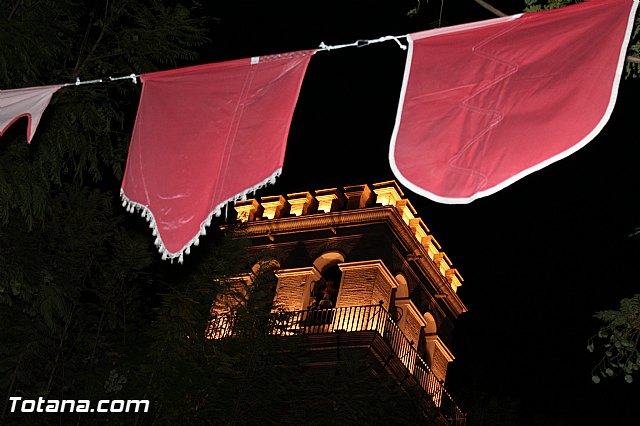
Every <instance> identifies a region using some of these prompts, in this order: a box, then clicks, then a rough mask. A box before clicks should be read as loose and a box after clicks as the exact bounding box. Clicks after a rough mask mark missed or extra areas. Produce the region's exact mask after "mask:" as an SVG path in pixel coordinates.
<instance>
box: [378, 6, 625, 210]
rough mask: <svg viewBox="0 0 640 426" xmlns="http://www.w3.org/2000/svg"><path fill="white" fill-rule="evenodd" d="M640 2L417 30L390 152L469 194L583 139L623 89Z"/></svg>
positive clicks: (495, 186) (414, 182)
mask: <svg viewBox="0 0 640 426" xmlns="http://www.w3.org/2000/svg"><path fill="white" fill-rule="evenodd" d="M636 6H637V3H636V2H634V1H633V0H599V1H590V2H587V3H581V4H578V5H573V6H568V7H565V8H562V9H555V10H550V11H543V12H537V13H531V14H525V15H516V16H511V17H506V18H498V19H493V20H489V21H485V22H478V23H472V24H466V25H460V26H455V27H450V28H444V29H438V30H432V31H425V32H421V33H416V34H411V35H410V37H409V39H410V40H409V42H410V47H409V53H408V56H407V62H406V68H405V76H404V82H403V86H402V92H401V97H400V105H399V108H398V115H397V117H396V126H395V129H394V132H393V136H392V141H391V147H390V151H389V160H390V163H391V168H392V169H393V172H394V174H395V175H396V177H397V178H398V180H399V181H400V182H402V183H403V184H404V185H405V186H407V187H408V188H409V189H411V190H412V191H414V192H417V193H419V194H421V195H424V196H425V197H428V198H430V199H432V200H435V201H438V202H443V203H451V204H458V203H468V202H471V201H473V200H474V199H477V198H479V197H484V196H487V195H490V194H493V193H495V192H497V191H499V190H500V189H502V188H504V187H506V186H507V185H510V184H511V183H513V182H515V181H517V180H518V179H520V178H522V177H524V176H526V175H528V174H530V173H533V172H534V171H536V170H539V169H541V168H543V167H545V166H547V165H549V164H551V163H553V162H555V161H558V160H560V159H562V158H564V157H566V156H568V155H570V154H572V153H573V152H575V151H577V150H578V149H580V148H581V147H583V146H584V145H586V144H587V143H588V142H589V141H591V140H592V139H593V138H594V137H595V136H596V135H597V134H598V133H599V132H600V130H602V128H603V127H604V125H605V124H606V122H607V121H608V119H609V116H610V115H611V112H612V110H613V105H614V103H615V98H616V96H617V90H618V83H619V80H620V76H621V73H622V69H623V66H624V58H625V52H626V47H627V43H628V41H629V37H630V34H631V30H632V27H633V22H634V16H635V11H636Z"/></svg>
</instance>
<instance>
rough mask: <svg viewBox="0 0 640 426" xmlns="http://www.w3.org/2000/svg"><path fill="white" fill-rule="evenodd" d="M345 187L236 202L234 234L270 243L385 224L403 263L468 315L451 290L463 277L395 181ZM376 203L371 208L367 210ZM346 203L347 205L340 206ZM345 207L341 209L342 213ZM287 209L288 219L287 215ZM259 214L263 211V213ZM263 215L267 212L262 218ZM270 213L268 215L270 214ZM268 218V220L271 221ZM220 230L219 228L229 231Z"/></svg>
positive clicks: (226, 227)
mask: <svg viewBox="0 0 640 426" xmlns="http://www.w3.org/2000/svg"><path fill="white" fill-rule="evenodd" d="M372 187H373V189H372V190H371V189H369V186H368V185H357V186H350V187H345V188H344V191H343V190H341V189H338V188H330V189H323V190H318V191H315V196H314V195H312V193H310V192H299V193H293V194H288V197H287V198H288V199H287V198H285V197H282V196H271V197H262V198H261V199H262V203H258V202H257V201H256V200H246V201H242V202H237V203H236V207H235V209H236V211H237V212H238V220H240V221H241V222H242V223H243V226H242V227H241V229H239V230H238V231H237V234H238V235H239V236H243V237H257V236H266V237H268V238H269V239H271V240H272V241H274V239H275V236H276V235H283V234H291V233H297V232H314V231H316V232H317V231H322V230H329V231H331V232H333V233H334V234H335V233H336V230H337V229H339V228H341V227H347V226H353V225H369V224H373V223H386V224H388V226H389V227H390V228H391V229H392V230H393V232H394V234H395V235H396V236H397V237H398V239H399V240H400V241H401V242H402V243H403V245H404V246H405V249H406V250H407V251H408V252H409V255H408V256H407V260H408V261H410V262H415V264H416V266H417V267H418V268H419V269H420V270H422V272H423V273H424V275H425V276H427V277H429V278H430V280H431V281H432V282H433V284H434V285H435V286H436V288H435V291H436V294H435V297H436V298H438V299H443V300H444V303H445V304H446V305H448V306H449V307H450V309H451V310H452V311H453V312H454V313H455V314H456V315H458V314H460V313H463V312H466V311H467V308H466V306H465V305H464V304H463V303H462V301H461V300H460V298H459V297H458V296H457V294H456V291H457V290H458V287H460V286H461V285H462V281H463V279H462V276H461V275H460V273H459V272H458V271H457V270H456V269H455V268H452V264H451V260H450V259H449V258H448V256H447V255H446V254H445V253H444V252H442V251H441V246H440V244H439V243H438V242H437V241H436V239H435V237H434V236H433V235H432V234H430V233H429V228H427V226H426V225H425V224H424V222H423V221H422V219H420V218H419V217H417V216H416V214H417V212H416V210H415V209H414V207H413V206H412V205H411V203H410V202H409V200H407V199H405V198H403V196H404V194H403V192H402V190H401V189H400V187H399V186H398V184H397V183H396V182H395V181H389V182H381V183H376V184H373V185H372ZM374 200H375V203H376V204H375V205H373V206H371V207H367V206H368V205H370V203H371V202H372V201H374ZM345 202H346V203H345ZM345 204H346V208H347V209H346V210H344V209H342V210H340V209H341V207H342V206H344V205H345ZM289 206H295V208H293V207H292V208H291V210H292V211H291V215H287V212H288V209H289ZM262 211H264V213H262ZM267 212H269V213H268V214H267ZM272 212H273V213H272ZM270 217H273V218H272V219H270ZM229 228H231V226H225V227H223V229H229Z"/></svg>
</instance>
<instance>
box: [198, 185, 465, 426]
mask: <svg viewBox="0 0 640 426" xmlns="http://www.w3.org/2000/svg"><path fill="white" fill-rule="evenodd" d="M235 212H236V214H237V221H238V224H237V225H233V226H232V227H233V228H235V232H236V233H237V235H240V236H242V237H244V238H248V239H249V241H250V246H249V248H248V250H250V251H251V252H253V253H254V254H255V255H264V254H265V253H266V254H267V257H268V258H269V259H270V261H271V266H272V267H273V268H274V269H275V275H276V277H277V284H276V288H275V296H274V299H273V310H274V312H276V311H278V312H286V313H288V315H287V316H286V319H285V320H283V321H284V325H283V326H281V327H278V333H281V334H287V333H302V334H309V335H332V334H335V333H342V336H345V337H343V341H345V338H346V339H347V341H348V338H349V336H356V335H359V336H363V335H365V334H366V333H368V334H366V335H369V336H373V337H372V339H373V340H372V341H375V339H379V340H380V341H379V342H378V343H375V344H374V343H370V346H369V349H370V351H371V352H374V353H375V355H376V359H377V361H378V362H379V363H380V364H381V365H383V366H384V367H385V368H386V369H387V370H388V371H389V372H391V373H392V374H394V375H395V376H397V377H398V378H400V377H401V378H402V380H407V378H408V379H409V380H411V381H412V382H413V383H415V384H418V385H419V386H420V387H421V388H422V389H424V391H425V393H426V394H427V395H429V398H430V399H431V402H432V403H433V404H435V406H437V407H443V406H444V405H449V408H448V410H449V413H448V415H447V418H448V419H449V420H450V421H449V423H452V422H453V423H462V422H463V421H464V415H463V414H462V412H461V411H460V410H459V408H458V407H457V406H455V404H453V401H452V400H451V397H450V395H449V394H448V393H447V391H446V389H445V387H444V381H445V379H446V374H447V367H448V365H449V363H451V362H452V361H453V360H454V358H455V357H454V355H453V353H452V351H451V349H450V347H451V340H452V337H453V329H454V322H455V320H456V318H457V317H458V316H459V315H460V314H462V313H464V312H465V311H466V307H465V305H464V304H463V303H462V301H461V300H460V298H459V297H458V294H457V290H458V288H459V287H460V286H461V285H462V281H463V280H462V277H461V275H460V273H459V272H458V270H457V269H455V268H453V266H452V263H451V261H450V259H449V258H448V257H447V255H446V254H445V252H444V251H443V250H442V247H441V246H440V244H439V243H438V241H437V240H436V239H435V237H434V236H433V235H432V234H431V232H430V231H429V228H428V227H427V226H426V224H425V223H424V222H423V220H422V219H420V218H419V217H418V216H417V212H416V210H415V209H414V208H413V206H412V205H411V202H410V201H409V200H407V199H406V198H405V197H404V194H403V192H402V190H401V189H400V187H399V186H398V185H397V183H396V182H395V181H389V182H381V183H375V184H372V185H367V184H363V185H355V186H348V187H344V188H329V189H322V190H316V191H313V193H311V192H298V193H291V194H286V196H285V195H276V196H265V197H261V198H260V200H257V199H248V200H245V201H238V202H236V204H235ZM263 257H264V256H263ZM238 279H239V280H241V281H242V282H243V283H244V284H250V281H251V279H252V274H251V273H248V274H247V275H246V276H244V277H238ZM223 299H224V298H223ZM234 303H235V302H233V301H230V300H228V299H227V300H217V301H216V302H215V303H214V305H213V308H212V311H213V313H214V314H215V318H216V319H215V320H214V321H213V322H212V326H211V328H210V336H211V337H213V338H223V337H227V336H230V335H232V333H233V325H232V320H231V319H230V317H229V316H228V315H226V314H227V311H229V310H230V307H231V306H232V305H233V304H234ZM363 333H364V334H363ZM328 341H331V342H333V341H334V340H328ZM354 342H355V340H354ZM376 342H377V341H376ZM320 346H322V345H320ZM352 346H354V347H355V344H354V345H352ZM315 349H316V350H317V353H318V358H317V361H318V363H331V362H336V360H335V359H333V358H332V357H331V356H326V354H325V356H324V357H323V356H322V353H323V352H322V350H323V348H322V347H319V348H318V347H317V348H315ZM324 349H325V352H326V353H331V354H333V353H335V351H334V350H333V349H334V348H324ZM452 404H453V408H451V405H452Z"/></svg>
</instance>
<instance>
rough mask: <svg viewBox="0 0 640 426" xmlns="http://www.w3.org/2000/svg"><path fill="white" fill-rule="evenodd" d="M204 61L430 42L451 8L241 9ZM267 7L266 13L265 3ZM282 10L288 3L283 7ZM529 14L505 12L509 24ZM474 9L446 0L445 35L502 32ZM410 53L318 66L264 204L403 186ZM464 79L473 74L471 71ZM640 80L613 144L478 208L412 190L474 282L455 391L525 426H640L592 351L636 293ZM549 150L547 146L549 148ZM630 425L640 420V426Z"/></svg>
mask: <svg viewBox="0 0 640 426" xmlns="http://www.w3.org/2000/svg"><path fill="white" fill-rule="evenodd" d="M227 3H233V4H232V5H219V6H218V5H216V6H210V7H211V13H212V14H213V15H214V16H216V17H218V18H220V22H219V23H218V24H216V26H215V29H214V32H213V46H212V47H211V51H210V53H209V54H207V55H205V58H204V61H205V62H212V61H220V60H226V59H235V58H241V57H248V56H254V55H260V54H272V53H281V52H288V51H293V50H301V49H312V48H315V47H317V46H318V45H319V43H320V42H321V41H324V42H325V43H327V44H340V43H350V42H353V41H355V40H357V39H370V38H378V37H380V36H385V35H402V34H407V33H409V32H415V31H421V30H425V29H428V28H429V27H430V26H431V24H432V23H433V22H434V21H437V20H438V14H439V9H440V1H438V0H431V1H430V2H426V1H425V0H423V1H422V8H421V10H420V14H419V16H418V17H415V18H409V17H407V15H406V13H407V11H408V10H410V9H411V8H412V7H414V6H415V4H416V2H412V1H398V0H388V1H385V2H369V1H361V0H353V1H344V0H343V1H337V0H333V1H324V2H320V1H309V2H300V1H299V2H296V3H293V2H287V3H288V4H287V5H283V4H282V3H281V2H262V3H258V2H255V1H253V2H246V1H234V2H227ZM256 3H258V4H256ZM274 3H277V4H274ZM523 3H524V2H522V3H521V2H519V1H502V2H499V1H497V2H494V4H495V5H497V6H500V5H501V6H504V7H503V10H504V11H505V12H507V13H509V14H515V13H519V12H520V11H521V8H522V4H523ZM492 17H493V16H492V15H491V14H489V13H488V12H486V11H485V10H484V9H482V8H481V7H479V6H477V5H476V4H475V3H474V2H473V1H471V0H465V1H462V0H455V1H454V0H445V1H444V8H443V21H444V23H445V24H446V25H452V24H457V23H463V22H469V21H473V20H482V19H490V18H492ZM404 59H405V52H404V51H402V50H400V49H399V48H398V46H397V45H396V44H395V43H394V42H386V43H384V44H379V45H376V46H371V47H365V48H349V49H342V50H339V51H332V52H319V53H317V54H316V55H315V56H314V57H313V58H312V59H311V62H310V64H309V68H308V72H307V75H306V78H305V80H304V84H303V87H302V91H301V95H300V99H299V102H298V106H297V109H296V112H295V115H294V119H293V123H292V127H291V132H290V137H289V142H288V148H287V154H286V158H285V164H284V169H283V176H282V177H281V178H280V180H279V182H278V183H277V184H276V185H275V186H274V187H270V188H266V189H263V190H261V191H260V192H259V193H258V195H272V194H278V193H286V192H294V191H302V190H307V189H308V190H313V189H320V188H328V187H333V186H346V185H350V184H358V183H372V182H377V181H382V180H389V179H393V178H394V177H393V174H392V173H391V169H390V167H389V164H388V160H387V150H388V146H389V139H390V135H391V131H392V129H393V124H394V120H395V113H396V108H397V101H398V96H399V91H400V84H401V79H402V72H403V67H404ZM461 66H464V64H461ZM639 95H640V81H623V82H622V84H621V88H620V95H619V97H618V102H617V104H616V108H615V110H614V113H613V116H612V117H611V120H610V121H609V123H608V125H607V126H606V127H605V129H604V130H603V132H602V133H601V134H600V136H598V137H597V138H596V139H595V140H593V141H592V142H591V143H590V144H588V145H587V146H586V147H585V148H583V149H582V150H580V151H578V152H577V153H576V154H574V155H572V156H570V157H569V158H567V159H565V160H562V161H560V162H557V163H555V164H553V165H551V166H550V167H547V168H545V169H543V170H542V171H539V172H536V173H534V174H533V175H530V176H528V177H526V178H524V179H523V180H521V181H519V182H517V183H515V184H513V185H511V186H510V187H508V188H507V189H505V190H503V191H501V192H498V193H497V194H495V195H492V196H490V197H487V198H483V199H480V200H477V201H474V202H473V203H471V204H469V205H457V206H449V205H442V204H438V203H435V202H432V201H430V200H427V199H425V198H422V197H421V196H418V195H416V194H413V193H411V192H410V191H408V190H405V195H406V196H407V197H408V198H409V199H410V200H411V202H412V203H413V205H414V206H415V207H416V209H417V210H418V214H419V215H420V216H421V217H422V218H423V219H424V221H425V223H426V224H427V226H428V227H429V228H430V229H431V231H432V232H433V233H434V235H435V236H436V237H437V239H438V240H439V242H440V243H441V244H442V246H443V249H444V251H445V252H446V253H447V254H448V255H449V257H450V258H451V260H452V261H453V263H454V266H455V267H457V268H458V269H459V270H460V271H461V273H462V276H463V277H464V279H465V282H464V285H463V287H462V289H461V290H460V293H459V294H460V296H461V298H462V300H463V301H464V302H465V303H466V305H467V306H468V308H469V313H467V314H465V315H463V316H462V317H461V318H460V320H459V321H458V323H457V331H456V336H455V345H454V347H453V352H454V354H455V355H456V356H457V359H456V361H455V362H454V363H453V364H452V366H451V367H450V370H449V371H450V374H449V377H448V379H447V380H448V386H447V387H448V388H449V389H451V390H452V392H453V393H454V394H456V392H457V393H463V392H464V389H465V388H467V389H475V390H476V391H480V392H483V391H486V392H489V393H491V394H495V395H499V396H511V397H514V398H516V399H518V400H520V402H521V405H522V412H523V422H524V421H526V420H527V419H528V420H529V421H530V422H531V423H533V422H534V418H535V417H536V416H540V417H543V418H546V419H552V421H551V422H550V423H546V422H545V423H544V424H566V425H570V424H612V425H618V424H638V423H637V422H639V420H637V419H639V418H640V404H638V403H637V401H638V397H639V396H640V392H639V389H640V387H639V386H640V385H639V384H638V383H634V384H633V385H627V384H626V383H624V382H623V380H622V379H621V378H618V379H616V380H615V381H610V382H606V383H603V384H600V385H597V386H596V385H594V384H593V383H591V380H590V371H591V368H592V366H593V365H594V364H595V362H596V358H595V357H594V356H593V355H592V354H590V353H588V352H587V351H586V349H585V347H586V344H587V338H588V337H589V336H590V335H591V334H592V333H593V332H594V331H595V330H596V327H597V325H598V323H597V321H595V320H594V319H593V318H592V315H593V313H594V312H595V311H597V310H603V309H610V308H617V306H618V301H619V300H620V299H621V298H622V297H630V296H631V295H633V294H634V293H637V292H638V284H637V281H636V274H637V269H638V268H640V266H639V265H638V262H637V259H638V258H639V255H640V239H639V238H635V239H634V238H630V237H629V234H630V233H631V232H633V230H634V228H635V227H636V226H640V203H638V202H637V199H638V196H639V195H640V172H639V171H638V169H639V167H638V164H639V161H638V159H639V154H640V146H639V145H638V144H637V126H635V124H636V123H635V122H634V120H632V116H633V112H634V111H636V104H637V102H638V96H639ZM541 137H542V138H543V137H544V136H543V135H541ZM632 419H636V420H635V422H634V421H633V420H632Z"/></svg>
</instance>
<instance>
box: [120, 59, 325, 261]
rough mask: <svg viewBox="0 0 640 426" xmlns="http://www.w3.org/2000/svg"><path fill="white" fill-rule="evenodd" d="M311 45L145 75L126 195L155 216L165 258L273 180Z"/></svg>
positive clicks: (178, 253) (144, 212) (125, 182)
mask: <svg viewBox="0 0 640 426" xmlns="http://www.w3.org/2000/svg"><path fill="white" fill-rule="evenodd" d="M313 53H314V51H301V52H292V53H286V54H282V55H271V56H262V57H256V58H251V59H242V60H235V61H229V62H222V63H214V64H208V65H201V66H194V67H188V68H181V69H176V70H170V71H163V72H157V73H151V74H144V75H142V76H141V80H142V82H143V89H142V95H141V99H140V105H139V107H138V114H137V117H136V123H135V127H134V130H133V135H132V138H131V145H130V147H129V158H128V160H127V166H126V170H125V176H124V180H123V183H122V190H121V195H122V197H123V200H124V202H125V205H126V206H127V207H128V209H129V210H130V211H133V210H134V209H137V210H141V213H142V215H143V216H144V217H145V218H146V219H147V220H148V221H149V222H150V223H151V227H152V228H154V234H156V233H157V238H156V245H157V246H158V248H159V250H160V252H161V253H163V258H170V259H173V258H179V259H180V260H182V256H183V253H184V252H186V253H188V252H189V247H190V246H191V245H192V244H195V245H197V244H198V238H199V236H200V235H204V234H205V228H206V227H207V226H209V224H210V222H211V217H212V215H213V214H220V209H221V207H222V206H224V205H225V203H227V202H228V201H231V200H234V199H239V198H241V197H243V196H245V195H246V194H247V193H248V192H250V191H253V190H255V189H257V188H259V187H260V186H262V185H264V184H266V183H268V182H270V181H275V178H276V176H278V175H279V174H280V171H281V169H282V163H283V160H284V153H285V147H286V141H287V135H288V132H289V126H290V124H291V118H292V115H293V110H294V107H295V104H296V101H297V99H298V94H299V91H300V87H301V85H302V80H303V77H304V74H305V71H306V68H307V65H308V63H309V59H310V57H311V55H312V54H313Z"/></svg>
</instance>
